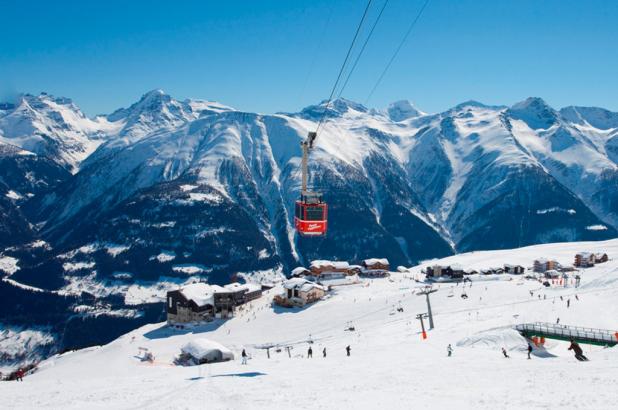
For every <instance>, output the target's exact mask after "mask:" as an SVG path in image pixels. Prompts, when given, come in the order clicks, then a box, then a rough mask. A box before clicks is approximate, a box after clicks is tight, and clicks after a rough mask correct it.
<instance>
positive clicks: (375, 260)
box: [363, 258, 389, 265]
mask: <svg viewBox="0 0 618 410" xmlns="http://www.w3.org/2000/svg"><path fill="white" fill-rule="evenodd" d="M363 263H364V264H365V265H375V264H377V263H379V264H381V265H389V263H388V259H386V258H369V259H365V260H364V261H363Z"/></svg>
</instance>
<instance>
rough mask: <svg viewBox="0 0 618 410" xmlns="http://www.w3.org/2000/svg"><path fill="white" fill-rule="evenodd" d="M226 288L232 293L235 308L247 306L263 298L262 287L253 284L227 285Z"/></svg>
mask: <svg viewBox="0 0 618 410" xmlns="http://www.w3.org/2000/svg"><path fill="white" fill-rule="evenodd" d="M224 288H225V289H227V290H229V291H230V292H232V297H233V298H234V304H235V306H239V305H242V304H245V303H247V302H250V301H252V300H255V299H258V298H260V297H261V296H262V286H261V285H255V284H253V283H238V282H234V283H230V284H228V285H225V286H224Z"/></svg>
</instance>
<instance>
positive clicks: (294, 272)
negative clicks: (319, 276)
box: [292, 266, 307, 275]
mask: <svg viewBox="0 0 618 410" xmlns="http://www.w3.org/2000/svg"><path fill="white" fill-rule="evenodd" d="M304 272H307V268H305V267H304V266H299V267H298V268H294V269H292V275H300V274H302V273H304Z"/></svg>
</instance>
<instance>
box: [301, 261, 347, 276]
mask: <svg viewBox="0 0 618 410" xmlns="http://www.w3.org/2000/svg"><path fill="white" fill-rule="evenodd" d="M309 270H310V271H311V273H312V274H313V275H314V276H320V275H321V274H322V273H324V272H340V273H345V274H346V275H353V274H354V272H353V271H352V267H351V266H350V264H349V263H348V262H338V261H325V260H315V261H312V262H311V266H310V267H309Z"/></svg>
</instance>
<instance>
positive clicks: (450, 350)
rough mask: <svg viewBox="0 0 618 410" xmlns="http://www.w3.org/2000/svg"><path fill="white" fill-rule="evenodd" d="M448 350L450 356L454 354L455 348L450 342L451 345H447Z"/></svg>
mask: <svg viewBox="0 0 618 410" xmlns="http://www.w3.org/2000/svg"><path fill="white" fill-rule="evenodd" d="M446 352H447V354H448V357H451V356H452V355H453V348H452V347H451V344H450V343H449V345H448V346H447V347H446Z"/></svg>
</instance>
